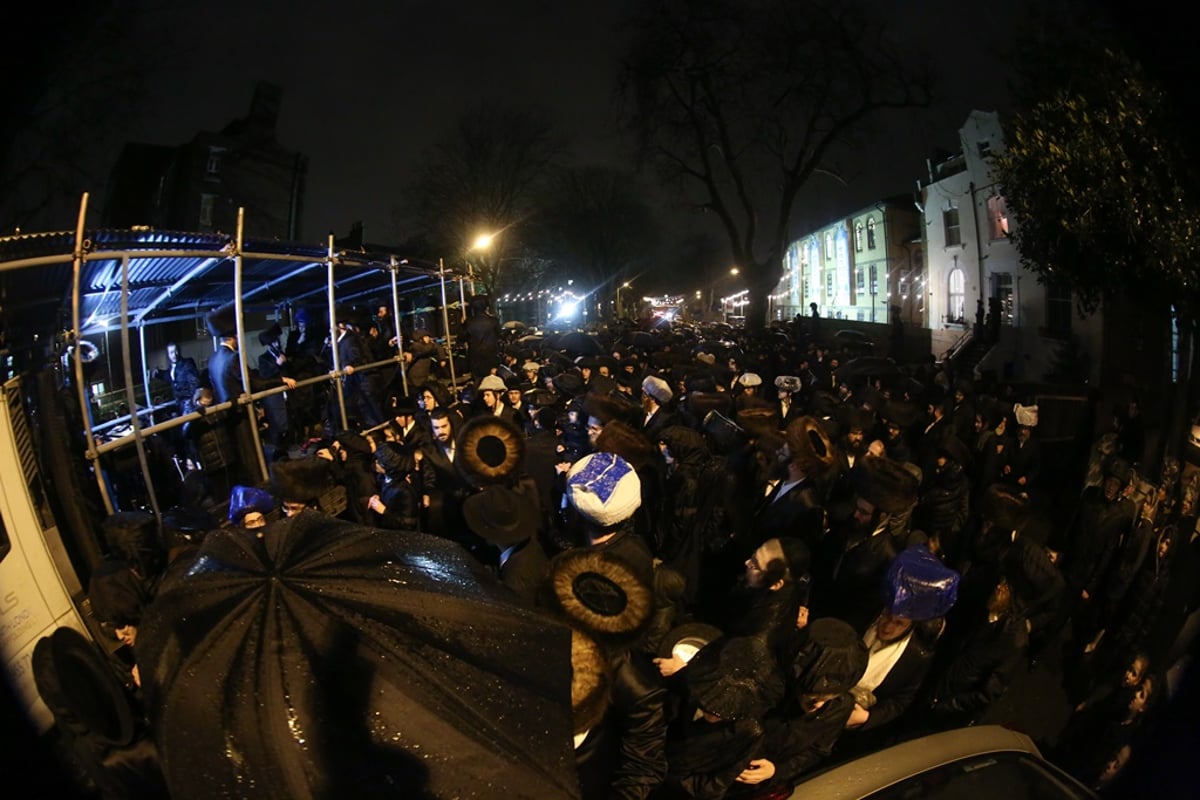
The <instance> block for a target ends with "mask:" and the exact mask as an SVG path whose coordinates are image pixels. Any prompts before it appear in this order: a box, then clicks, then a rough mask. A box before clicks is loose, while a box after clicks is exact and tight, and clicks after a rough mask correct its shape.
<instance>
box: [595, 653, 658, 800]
mask: <svg viewBox="0 0 1200 800" xmlns="http://www.w3.org/2000/svg"><path fill="white" fill-rule="evenodd" d="M611 675H612V702H611V705H610V706H609V709H608V713H607V714H606V715H605V717H604V719H603V721H602V722H601V723H600V724H599V725H598V726H596V727H595V728H593V729H592V730H591V731H590V732H589V733H588V735H587V738H585V739H584V741H583V743H582V744H580V745H579V747H577V748H576V749H575V759H576V763H577V765H578V770H579V783H580V787H581V788H582V790H583V791H582V796H583V799H584V800H643V799H644V798H645V797H647V796H648V795H649V794H650V792H651V791H653V790H654V789H656V788H657V787H658V786H659V785H661V784H662V782H663V779H664V778H665V777H666V775H667V753H666V740H667V716H666V699H667V690H666V687H665V686H664V685H663V682H662V678H661V676H660V675H659V674H658V670H657V669H656V668H655V667H654V665H653V664H652V663H650V661H649V660H648V659H645V658H643V657H641V656H640V655H637V654H632V653H629V652H623V653H621V654H619V655H618V656H616V657H615V658H614V659H613V661H612V666H611Z"/></svg>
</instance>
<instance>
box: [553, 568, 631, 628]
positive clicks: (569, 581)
mask: <svg viewBox="0 0 1200 800" xmlns="http://www.w3.org/2000/svg"><path fill="white" fill-rule="evenodd" d="M550 588H551V591H552V593H553V596H554V599H555V601H556V602H557V604H558V607H559V608H560V609H561V610H562V612H563V613H564V614H565V615H566V616H567V618H568V619H569V620H570V621H571V622H572V623H574V624H576V625H578V626H579V627H581V628H582V629H583V630H584V631H585V632H586V633H589V634H591V635H592V636H598V637H609V638H611V637H622V636H628V635H632V634H636V633H637V632H639V631H640V630H641V629H642V627H643V626H644V625H645V624H646V623H647V622H648V621H649V620H650V615H651V613H652V612H653V611H654V589H653V587H651V586H650V585H648V584H647V583H646V582H645V581H642V580H640V579H639V578H638V576H637V573H636V572H635V571H634V569H633V567H631V566H629V565H628V564H626V563H625V562H624V561H622V560H621V559H619V558H616V557H615V556H613V555H611V554H609V553H606V552H603V551H597V550H591V549H579V550H567V551H565V552H563V553H560V554H559V555H558V556H556V557H555V559H554V561H553V562H552V563H551V566H550ZM596 599H602V600H603V601H605V604H606V605H608V607H607V608H604V607H601V604H600V603H597V602H595V601H596Z"/></svg>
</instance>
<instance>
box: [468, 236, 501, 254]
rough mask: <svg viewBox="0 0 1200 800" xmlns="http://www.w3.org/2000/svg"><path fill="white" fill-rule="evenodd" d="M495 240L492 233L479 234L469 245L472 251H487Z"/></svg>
mask: <svg viewBox="0 0 1200 800" xmlns="http://www.w3.org/2000/svg"><path fill="white" fill-rule="evenodd" d="M495 240H496V234H494V233H481V234H479V235H478V236H476V237H475V243H474V244H473V245H471V249H472V250H487V249H488V248H489V247H491V246H492V242H494V241H495Z"/></svg>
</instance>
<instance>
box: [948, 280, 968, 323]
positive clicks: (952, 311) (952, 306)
mask: <svg viewBox="0 0 1200 800" xmlns="http://www.w3.org/2000/svg"><path fill="white" fill-rule="evenodd" d="M948 288H949V291H948V292H947V293H946V298H947V299H946V321H947V322H962V321H963V319H964V318H965V314H966V278H965V276H964V275H963V271H962V270H961V269H953V270H950V279H949V287H948Z"/></svg>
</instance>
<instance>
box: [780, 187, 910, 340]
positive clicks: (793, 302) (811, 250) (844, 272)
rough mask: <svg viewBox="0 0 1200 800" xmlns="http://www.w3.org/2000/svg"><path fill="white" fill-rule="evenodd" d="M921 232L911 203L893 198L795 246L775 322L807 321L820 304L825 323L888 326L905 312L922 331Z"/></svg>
mask: <svg viewBox="0 0 1200 800" xmlns="http://www.w3.org/2000/svg"><path fill="white" fill-rule="evenodd" d="M919 226H920V215H919V214H918V213H917V211H916V208H915V206H914V204H913V201H912V198H908V197H902V198H892V199H889V200H883V201H880V202H878V203H875V204H874V205H871V206H869V207H867V208H865V209H862V210H860V211H858V212H855V213H854V214H851V215H850V216H848V217H846V218H844V219H840V220H837V221H835V222H833V223H830V224H829V225H826V226H825V227H823V228H820V229H818V230H816V231H813V232H811V233H807V234H805V235H804V236H801V237H800V238H799V239H796V240H794V241H793V242H792V243H791V244H790V245H789V246H788V249H787V252H786V253H784V258H783V278H782V279H781V280H780V282H779V284H778V285H777V286H776V288H775V292H774V293H772V295H771V318H772V319H776V320H780V319H782V320H787V319H791V318H792V317H794V316H795V315H796V314H800V315H802V316H808V314H809V306H810V304H811V303H816V305H817V310H818V312H819V313H820V315H821V316H822V317H823V318H826V319H843V320H855V321H858V322H874V323H878V324H884V323H888V322H890V321H891V317H890V316H889V314H890V313H891V312H892V311H894V310H895V308H899V309H900V316H901V319H903V320H904V321H905V322H909V323H913V324H917V325H919V324H921V317H922V314H923V311H924V309H923V308H922V307H921V305H920V298H919V297H918V296H916V295H914V294H912V293H911V292H910V287H917V286H919V283H920V280H921V275H920V273H921V269H922V265H923V259H922V255H921V244H920V237H919V230H920V229H919Z"/></svg>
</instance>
